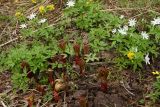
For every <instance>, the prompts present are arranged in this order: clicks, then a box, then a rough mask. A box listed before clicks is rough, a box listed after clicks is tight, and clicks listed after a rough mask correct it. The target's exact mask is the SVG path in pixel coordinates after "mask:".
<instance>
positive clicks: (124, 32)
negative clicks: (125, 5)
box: [118, 28, 127, 35]
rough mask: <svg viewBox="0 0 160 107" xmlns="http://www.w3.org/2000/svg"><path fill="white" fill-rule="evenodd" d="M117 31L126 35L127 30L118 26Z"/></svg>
mask: <svg viewBox="0 0 160 107" xmlns="http://www.w3.org/2000/svg"><path fill="white" fill-rule="evenodd" d="M118 32H119V33H120V34H121V35H127V31H126V29H124V28H119V29H118Z"/></svg>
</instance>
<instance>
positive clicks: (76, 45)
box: [73, 43, 80, 56]
mask: <svg viewBox="0 0 160 107" xmlns="http://www.w3.org/2000/svg"><path fill="white" fill-rule="evenodd" d="M73 49H74V52H75V55H76V56H79V55H80V45H79V44H77V43H75V44H74V45H73Z"/></svg>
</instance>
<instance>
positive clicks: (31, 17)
mask: <svg viewBox="0 0 160 107" xmlns="http://www.w3.org/2000/svg"><path fill="white" fill-rule="evenodd" d="M35 17H36V14H35V13H31V14H30V15H29V16H28V17H27V18H28V19H29V20H32V19H34V18H35Z"/></svg>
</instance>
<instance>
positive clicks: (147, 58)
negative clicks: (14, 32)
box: [144, 54, 150, 65]
mask: <svg viewBox="0 0 160 107" xmlns="http://www.w3.org/2000/svg"><path fill="white" fill-rule="evenodd" d="M144 60H145V62H146V65H147V64H150V58H149V54H147V55H146V56H145V58H144Z"/></svg>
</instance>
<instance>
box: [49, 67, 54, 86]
mask: <svg viewBox="0 0 160 107" xmlns="http://www.w3.org/2000/svg"><path fill="white" fill-rule="evenodd" d="M48 77H49V78H48V81H49V83H50V85H51V86H52V87H53V85H54V78H53V70H52V69H51V68H49V69H48Z"/></svg>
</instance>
